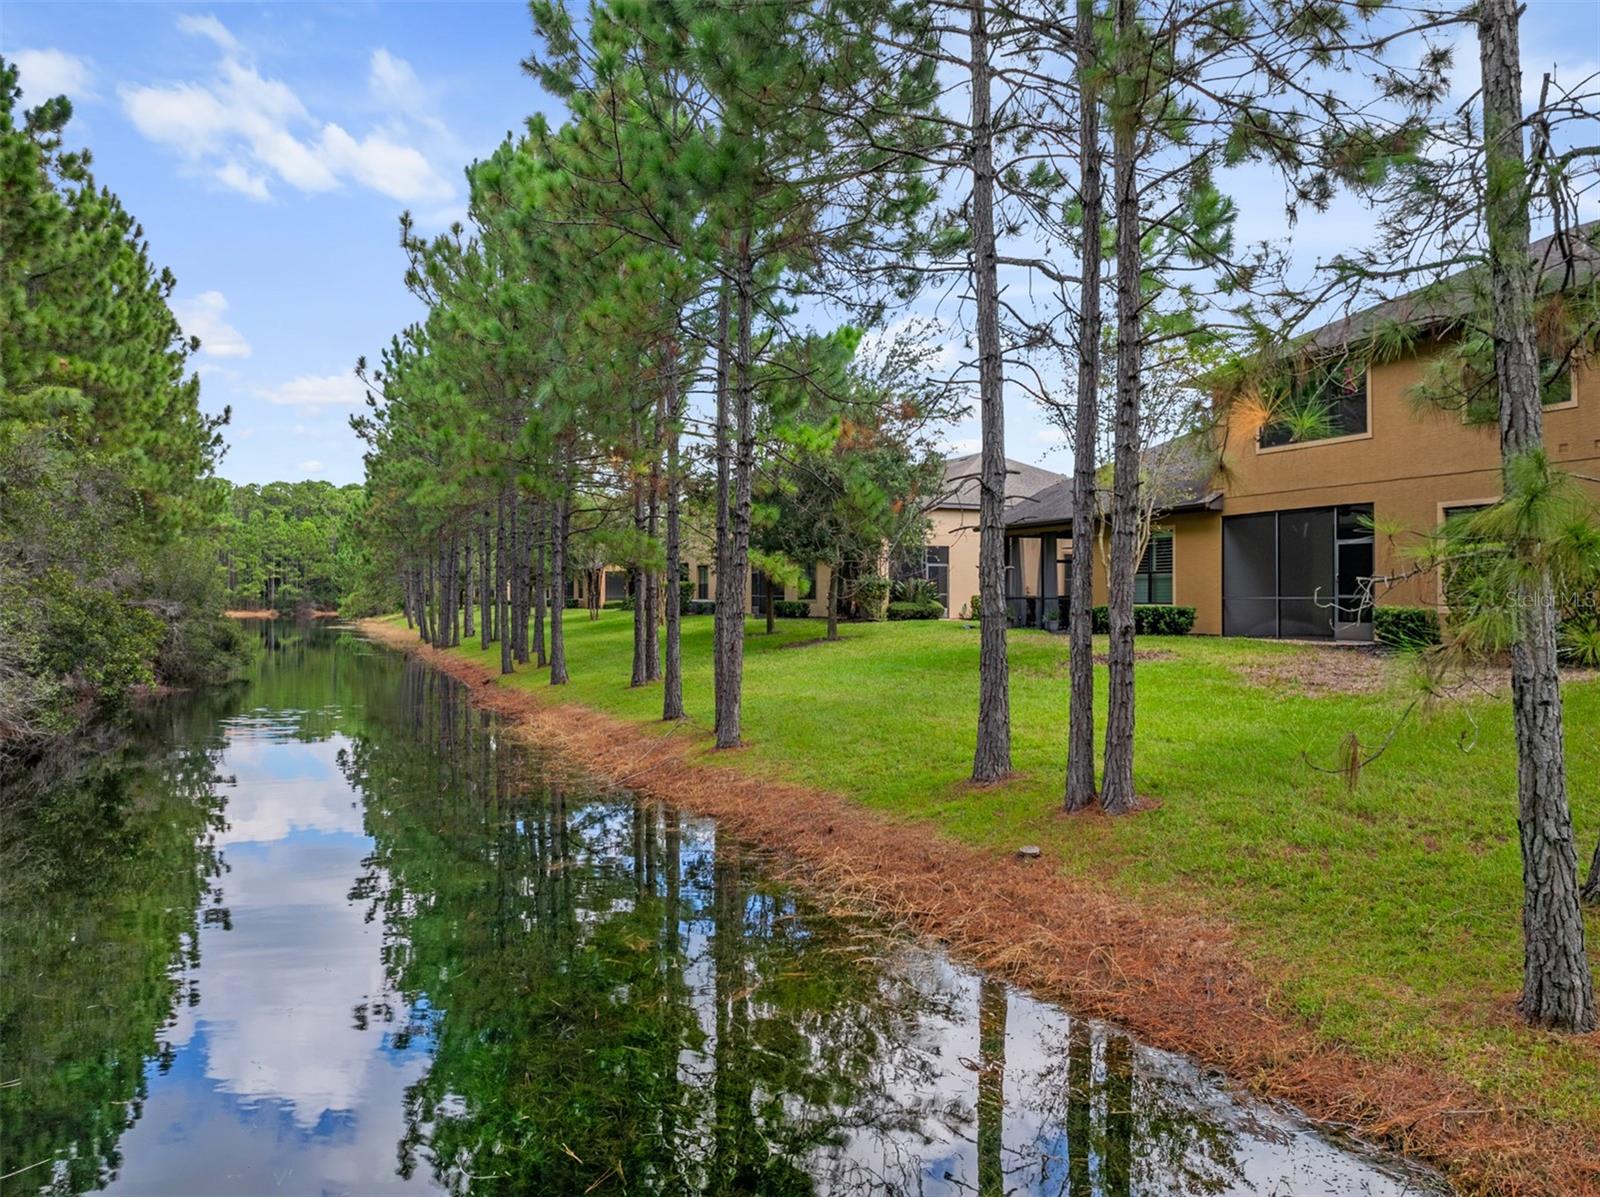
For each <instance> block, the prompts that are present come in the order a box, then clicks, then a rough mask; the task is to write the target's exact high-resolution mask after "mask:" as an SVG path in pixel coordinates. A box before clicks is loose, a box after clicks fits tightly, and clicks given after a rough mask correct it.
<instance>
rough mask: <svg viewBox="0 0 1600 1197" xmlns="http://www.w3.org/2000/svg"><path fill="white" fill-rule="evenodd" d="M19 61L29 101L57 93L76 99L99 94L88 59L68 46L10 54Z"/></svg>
mask: <svg viewBox="0 0 1600 1197" xmlns="http://www.w3.org/2000/svg"><path fill="white" fill-rule="evenodd" d="M10 58H11V60H12V61H13V62H15V63H16V65H17V80H18V83H19V84H20V86H21V88H22V92H23V95H24V96H26V97H27V103H28V104H29V105H35V104H42V103H43V102H44V101H45V100H48V99H51V98H52V97H55V96H63V95H64V96H67V97H69V98H71V99H74V100H92V99H94V98H95V90H94V71H93V69H92V68H91V67H90V66H89V61H88V59H85V58H80V57H78V55H76V54H68V53H67V52H66V51H65V50H54V49H46V50H18V51H16V52H15V53H14V54H11V55H10Z"/></svg>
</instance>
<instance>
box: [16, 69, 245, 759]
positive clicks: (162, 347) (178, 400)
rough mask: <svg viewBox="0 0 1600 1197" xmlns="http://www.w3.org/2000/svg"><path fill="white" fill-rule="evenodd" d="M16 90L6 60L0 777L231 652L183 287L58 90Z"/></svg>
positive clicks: (216, 424) (215, 425) (212, 432)
mask: <svg viewBox="0 0 1600 1197" xmlns="http://www.w3.org/2000/svg"><path fill="white" fill-rule="evenodd" d="M19 99H20V92H19V89H18V78H17V72H16V69H15V68H14V67H13V66H11V65H10V64H8V63H5V62H3V61H0V228H3V229H4V237H5V247H4V253H3V254H0V771H3V770H4V768H5V766H6V765H7V763H8V762H14V761H15V760H17V759H20V758H25V757H27V756H30V755H32V754H34V753H36V752H37V751H38V750H39V748H40V747H41V746H42V745H43V744H44V743H46V742H48V740H49V739H50V738H51V737H54V736H59V735H61V734H64V733H66V732H69V731H71V730H72V729H73V728H74V727H75V726H77V725H78V724H79V723H80V722H81V721H82V720H83V719H85V718H86V717H89V716H90V715H92V714H93V713H94V712H95V711H96V709H97V708H98V709H108V708H109V709H114V708H117V707H119V706H121V705H122V704H123V703H124V702H125V701H126V699H127V698H128V696H129V695H130V693H132V692H133V690H134V689H135V688H136V687H139V686H150V685H156V684H178V685H187V684H190V683H192V682H194V681H196V680H199V679H201V678H203V677H206V676H210V675H212V674H215V673H216V672H218V671H219V669H225V668H227V666H228V664H229V662H230V660H231V659H232V657H233V654H234V650H235V647H236V642H235V639H234V637H233V634H232V633H231V632H230V630H229V629H228V628H227V627H226V626H225V625H223V624H222V623H221V622H220V619H221V617H220V612H221V609H222V601H221V600H222V595H221V591H220V587H219V586H218V583H217V572H216V562H215V556H214V552H213V551H211V550H209V549H202V548H200V547H198V546H197V542H196V538H203V537H204V536H205V535H206V534H207V532H208V531H209V529H210V528H211V527H212V526H213V523H214V520H215V517H216V514H217V512H218V510H219V507H220V503H221V499H222V489H221V487H222V484H221V483H219V482H218V481H217V480H216V479H214V478H213V477H212V472H213V469H214V467H215V465H216V463H217V460H218V458H219V457H220V455H221V452H222V442H221V434H220V429H221V426H222V425H223V424H224V423H225V422H226V420H227V414H226V412H224V413H223V414H222V415H221V416H208V415H206V414H204V413H203V412H202V411H201V410H200V406H199V390H200V384H199V380H198V379H197V378H196V377H195V376H194V375H193V374H192V373H191V372H190V371H189V356H190V354H191V353H192V352H194V350H195V348H196V346H197V342H195V341H193V340H191V339H188V338H185V337H184V335H183V332H182V330H181V329H180V328H179V326H178V322H177V320H176V319H175V318H174V316H173V314H172V310H171V308H170V307H169V306H168V299H169V297H170V296H171V294H172V290H173V287H174V285H175V280H174V279H173V277H172V275H171V273H170V272H169V271H167V270H164V269H161V268H159V267H157V266H156V265H155V264H154V263H153V262H152V261H151V260H150V257H149V255H148V252H147V246H146V244H145V242H144V239H143V230H142V229H141V228H140V227H139V225H138V223H137V222H136V221H135V220H134V218H133V217H132V216H131V215H129V213H128V212H126V211H125V210H124V209H123V207H122V205H121V204H120V203H119V202H118V200H117V197H116V196H115V195H114V194H113V193H112V192H111V191H110V190H109V189H107V188H104V187H101V186H99V185H97V184H96V182H95V180H94V178H93V176H92V175H91V174H90V173H89V155H88V153H87V152H86V151H77V152H74V151H68V150H66V149H64V148H63V145H62V138H63V130H64V128H65V126H66V124H67V121H68V119H69V118H70V116H71V114H72V108H71V105H70V104H69V103H68V102H67V100H66V99H65V98H61V97H58V98H55V99H52V100H47V101H46V102H45V103H43V104H41V105H40V106H38V107H37V108H34V109H32V110H31V111H28V112H23V111H21V110H20V109H19V107H18V104H19ZM185 541H187V542H188V543H183V542H185Z"/></svg>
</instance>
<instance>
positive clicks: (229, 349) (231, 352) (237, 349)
mask: <svg viewBox="0 0 1600 1197" xmlns="http://www.w3.org/2000/svg"><path fill="white" fill-rule="evenodd" d="M227 310H228V301H227V299H226V298H225V297H224V296H223V294H222V292H221V291H202V292H201V293H200V294H199V295H196V296H195V297H194V298H193V299H179V300H175V301H174V302H173V304H172V311H173V314H174V315H176V316H177V317H178V323H179V324H181V325H183V331H184V332H186V333H188V334H189V335H190V336H194V337H199V338H200V352H201V353H202V354H206V355H208V356H210V357H249V356H250V342H249V341H247V340H245V339H244V334H243V333H241V332H240V331H239V330H238V329H236V328H235V327H233V325H231V324H229V323H228V322H227V320H226V319H224V314H225V313H226V312H227Z"/></svg>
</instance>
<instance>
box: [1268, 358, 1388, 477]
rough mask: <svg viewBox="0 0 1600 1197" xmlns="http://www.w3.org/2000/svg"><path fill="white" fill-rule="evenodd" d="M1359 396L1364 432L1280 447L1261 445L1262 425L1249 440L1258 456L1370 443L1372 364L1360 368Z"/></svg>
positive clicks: (1347, 433) (1294, 442) (1292, 442)
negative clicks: (1361, 403)
mask: <svg viewBox="0 0 1600 1197" xmlns="http://www.w3.org/2000/svg"><path fill="white" fill-rule="evenodd" d="M1361 396H1362V400H1363V402H1364V404H1365V407H1366V424H1367V427H1366V431H1365V432H1344V433H1340V434H1339V435H1338V436H1324V437H1318V438H1317V439H1316V440H1314V441H1289V442H1287V443H1286V444H1282V445H1263V444H1262V443H1261V434H1262V433H1263V432H1265V431H1266V429H1267V427H1268V425H1267V424H1262V426H1261V427H1260V428H1257V429H1256V434H1255V436H1254V437H1252V438H1251V439H1252V440H1253V441H1254V443H1255V447H1256V453H1257V454H1258V455H1260V454H1263V453H1284V452H1287V451H1288V450H1290V449H1309V448H1312V447H1313V446H1317V445H1344V444H1349V443H1350V442H1351V441H1370V440H1371V439H1372V363H1370V362H1368V363H1367V364H1366V365H1365V366H1363V367H1362V371H1361Z"/></svg>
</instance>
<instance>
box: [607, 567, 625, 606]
mask: <svg viewBox="0 0 1600 1197" xmlns="http://www.w3.org/2000/svg"><path fill="white" fill-rule="evenodd" d="M627 597H628V575H627V574H625V573H622V572H621V571H620V570H614V569H608V570H606V586H605V598H606V602H608V603H612V602H616V601H617V600H618V599H624V598H627Z"/></svg>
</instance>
